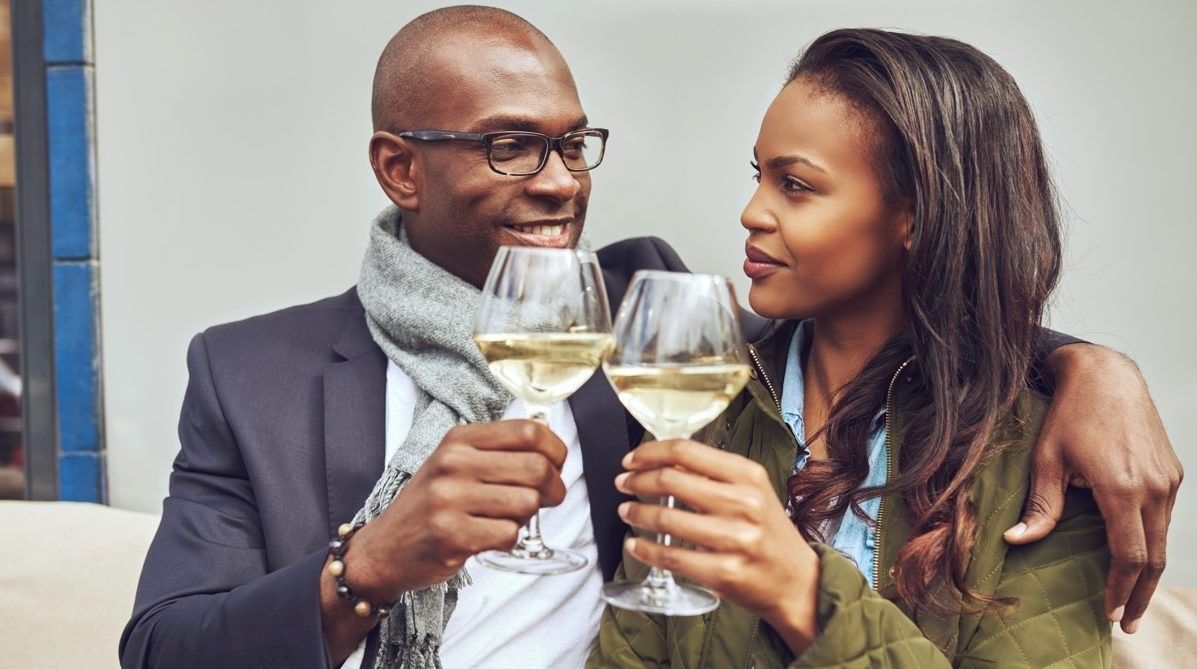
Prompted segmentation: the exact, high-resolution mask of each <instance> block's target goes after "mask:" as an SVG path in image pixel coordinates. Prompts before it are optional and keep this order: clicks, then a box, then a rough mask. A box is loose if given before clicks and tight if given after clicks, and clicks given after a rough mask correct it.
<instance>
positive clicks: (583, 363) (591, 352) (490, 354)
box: [474, 332, 614, 407]
mask: <svg viewBox="0 0 1197 669" xmlns="http://www.w3.org/2000/svg"><path fill="white" fill-rule="evenodd" d="M474 343H476V344H477V345H478V350H480V351H482V357H483V358H486V362H487V364H488V365H489V366H490V371H491V373H492V374H494V375H495V378H497V379H499V382H501V383H502V384H503V385H504V386H506V387H507V389H508V390H510V391H511V394H512V395H515V396H516V397H518V398H520V399H522V400H523V401H524V402H526V403H528V404H529V405H532V406H540V407H547V406H549V405H551V404H556V403H557V402H560V401H561V400H563V399H565V398H567V397H569V396H570V395H572V394H573V393H574V391H575V390H577V389H578V388H580V387H581V386H582V384H583V383H586V379H589V378H590V375H591V374H594V370H595V369H596V368H598V366H599V364H600V363H602V361H603V358H604V357H606V355H607V353H609V352H610V351H611V348H612V346H613V345H614V339H612V337H611V335H610V334H607V333H602V332H568V333H564V332H536V333H526V334H525V333H520V334H480V335H474Z"/></svg>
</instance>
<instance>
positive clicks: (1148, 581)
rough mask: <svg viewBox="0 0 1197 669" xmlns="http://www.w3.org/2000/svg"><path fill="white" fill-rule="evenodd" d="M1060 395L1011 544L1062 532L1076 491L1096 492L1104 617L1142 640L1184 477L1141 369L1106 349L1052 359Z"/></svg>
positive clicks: (1067, 352)
mask: <svg viewBox="0 0 1197 669" xmlns="http://www.w3.org/2000/svg"><path fill="white" fill-rule="evenodd" d="M1048 365H1049V367H1050V368H1051V372H1052V374H1053V376H1054V377H1055V385H1056V389H1055V393H1054V394H1053V396H1052V403H1051V407H1050V409H1049V410H1048V413H1047V417H1046V419H1045V421H1044V423H1043V430H1042V432H1041V433H1040V435H1039V441H1038V443H1037V444H1036V445H1035V452H1034V469H1033V471H1032V474H1031V493H1030V496H1029V497H1028V498H1027V505H1026V509H1025V510H1024V512H1023V516H1022V522H1020V523H1019V524H1018V525H1015V526H1014V527H1012V528H1010V529H1009V530H1007V532H1006V541H1008V542H1009V543H1012V544H1026V543H1031V542H1034V541H1038V540H1039V539H1042V538H1044V537H1046V536H1047V535H1048V534H1049V533H1050V532H1051V531H1052V529H1053V528H1054V527H1055V526H1056V522H1057V521H1058V520H1059V518H1060V514H1061V512H1062V511H1063V507H1064V493H1065V489H1066V488H1067V487H1068V485H1069V484H1072V485H1075V486H1080V487H1086V488H1091V489H1092V490H1093V497H1094V499H1095V500H1096V501H1097V506H1098V508H1099V509H1100V510H1101V514H1102V516H1103V517H1104V518H1105V522H1106V536H1107V537H1108V539H1109V544H1110V555H1111V562H1110V572H1109V576H1108V578H1107V581H1106V614H1107V616H1108V617H1109V619H1110V620H1111V621H1114V622H1117V621H1121V622H1122V629H1123V631H1125V632H1127V633H1132V634H1133V633H1134V632H1135V630H1136V629H1137V628H1138V625H1139V618H1141V617H1142V616H1143V612H1144V611H1145V610H1146V609H1147V603H1148V602H1149V601H1151V596H1152V593H1154V592H1155V588H1156V584H1157V583H1159V580H1160V575H1161V574H1162V573H1163V571H1164V563H1165V553H1166V543H1167V539H1168V524H1169V522H1170V521H1171V517H1172V505H1173V504H1174V503H1175V502H1176V490H1177V488H1178V487H1179V486H1180V481H1181V478H1182V477H1183V471H1182V468H1181V465H1180V460H1178V459H1177V457H1176V453H1175V452H1173V450H1172V445H1171V443H1169V441H1168V435H1167V434H1165V432H1164V425H1163V422H1162V421H1161V420H1160V416H1159V413H1157V412H1156V409H1155V404H1154V403H1153V402H1152V401H1151V396H1150V394H1149V393H1148V391H1147V384H1146V382H1145V381H1144V380H1143V377H1142V375H1141V374H1140V373H1139V370H1138V368H1137V367H1136V366H1135V364H1134V363H1133V362H1132V361H1131V360H1130V359H1129V358H1127V357H1126V356H1124V355H1122V354H1120V353H1117V352H1115V351H1112V350H1110V349H1107V348H1103V347H1100V346H1093V345H1090V344H1071V345H1067V346H1062V347H1060V348H1058V349H1056V350H1055V351H1054V352H1052V354H1051V355H1050V356H1049V357H1048Z"/></svg>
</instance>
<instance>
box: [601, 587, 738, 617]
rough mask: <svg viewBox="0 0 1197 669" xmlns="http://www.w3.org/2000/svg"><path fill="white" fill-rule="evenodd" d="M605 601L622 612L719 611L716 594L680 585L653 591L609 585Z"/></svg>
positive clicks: (676, 613)
mask: <svg viewBox="0 0 1197 669" xmlns="http://www.w3.org/2000/svg"><path fill="white" fill-rule="evenodd" d="M603 601H604V602H607V603H608V604H610V605H611V606H614V607H617V608H621V609H628V610H631V611H643V612H644V613H659V614H662V615H667V616H697V615H701V614H703V613H707V612H708V611H714V610H715V609H717V608H719V598H718V597H716V596H715V593H713V592H711V591H710V590H707V589H706V588H700V587H698V586H694V585H682V584H680V583H671V584H670V585H669V586H668V587H666V588H651V587H649V586H647V585H645V584H644V583H639V582H632V581H622V582H617V583H608V584H606V585H604V586H603Z"/></svg>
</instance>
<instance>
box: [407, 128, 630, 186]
mask: <svg viewBox="0 0 1197 669" xmlns="http://www.w3.org/2000/svg"><path fill="white" fill-rule="evenodd" d="M396 134H397V135H398V136H399V137H403V138H405V139H415V140H419V141H422V142H447V141H462V142H478V143H480V144H482V145H483V146H485V147H486V160H487V163H489V164H490V168H491V169H492V170H494V171H495V172H498V173H499V174H504V175H507V176H528V175H530V174H536V173H537V172H539V171H541V170H542V169H544V166H545V163H547V162H548V161H549V151H550V150H553V151H556V152H557V153H558V154H560V155H561V160H562V162H564V163H565V168H566V169H568V170H569V171H570V172H588V171H590V170H593V169H594V168H596V167H598V166H599V163H601V162H603V153H604V152H605V151H606V148H607V135H608V134H609V132H608V131H607V130H606V129H605V128H581V129H579V130H572V131H570V132H567V133H565V134H564V135H561V136H560V137H549V136H548V135H542V134H540V133H539V132H530V131H524V130H511V131H501V132H483V133H473V132H454V131H450V130H404V131H400V132H397V133H396Z"/></svg>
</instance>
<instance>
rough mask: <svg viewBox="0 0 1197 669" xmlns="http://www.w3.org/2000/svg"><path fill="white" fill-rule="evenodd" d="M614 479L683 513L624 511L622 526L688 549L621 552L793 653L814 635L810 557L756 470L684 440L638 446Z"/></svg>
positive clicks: (629, 507)
mask: <svg viewBox="0 0 1197 669" xmlns="http://www.w3.org/2000/svg"><path fill="white" fill-rule="evenodd" d="M623 466H624V467H625V468H626V469H628V470H629V471H627V472H625V473H623V474H620V475H619V476H618V477H616V479H615V487H616V488H618V489H619V490H621V491H622V492H625V493H628V494H631V495H639V496H642V497H665V496H668V495H672V496H673V497H674V498H675V499H676V500H677V501H679V502H681V503H682V504H685V505H686V506H687V507H689V510H683V509H668V508H666V507H665V506H662V505H657V504H643V503H640V502H625V503H623V504H622V505H620V507H619V515H620V516H621V517H622V518H623V519H624V521H625V522H627V523H628V524H629V525H631V526H633V527H636V528H639V529H641V530H645V531H648V532H651V533H661V534H670V535H672V536H673V537H674V538H675V539H678V540H681V541H685V542H689V543H691V544H694V545H695V546H697V547H698V550H693V549H688V548H682V547H679V546H676V545H675V546H662V545H659V544H657V543H656V542H654V541H646V540H639V539H628V540H627V543H626V548H627V550H628V552H629V553H631V555H632V556H633V557H635V558H636V559H637V560H640V561H641V562H643V563H644V564H647V565H649V566H654V567H661V568H662V569H668V570H670V571H672V572H674V573H676V574H679V575H681V576H684V577H686V578H688V579H690V580H692V581H695V582H697V583H700V584H702V585H704V586H706V587H708V588H710V589H711V590H713V591H715V593H716V594H718V595H719V596H720V597H722V598H724V599H727V600H729V601H732V602H735V603H736V604H739V605H740V606H742V607H744V608H746V609H748V610H749V611H751V612H752V613H754V614H756V615H758V616H760V617H761V618H762V619H764V620H765V621H766V622H768V623H769V624H770V625H771V626H772V627H773V628H774V629H775V630H776V631H777V632H778V634H780V635H781V636H782V638H783V639H784V640H785V641H786V643H787V644H788V645H789V646H790V648H791V649H792V650H793V651H794V653H795V654H798V653H801V652H802V651H803V650H805V649H806V647H807V646H808V645H810V642H811V640H812V639H813V638H814V635H815V632H816V626H815V610H816V597H817V592H818V581H819V558H818V556H817V555H816V554H815V552H814V550H812V549H811V547H810V546H809V545H807V543H806V541H805V540H803V538H802V536H801V535H800V534H799V533H798V530H797V529H796V528H795V527H794V525H793V524H792V523H791V522H790V518H789V516H788V515H787V514H786V511H785V508H783V506H782V504H781V502H780V501H778V499H777V493H776V492H774V490H773V487H772V486H771V485H770V483H769V478H768V476H767V475H766V473H765V469H764V467H762V466H760V465H759V464H757V463H755V462H753V461H751V460H749V459H747V458H745V457H742V456H739V455H735V454H733V453H727V452H725V451H720V450H718V449H715V448H712V447H710V446H707V445H705V444H700V443H698V442H694V441H682V440H678V441H654V442H649V443H646V444H642V445H641V446H640V447H638V448H637V449H636V450H635V451H633V452H631V453H629V454H628V455H627V457H625V458H624V460H623Z"/></svg>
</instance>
